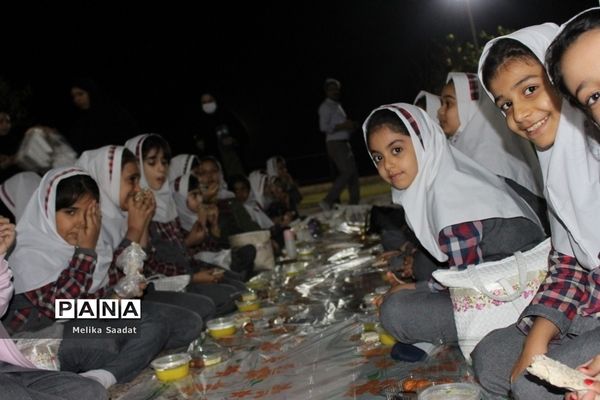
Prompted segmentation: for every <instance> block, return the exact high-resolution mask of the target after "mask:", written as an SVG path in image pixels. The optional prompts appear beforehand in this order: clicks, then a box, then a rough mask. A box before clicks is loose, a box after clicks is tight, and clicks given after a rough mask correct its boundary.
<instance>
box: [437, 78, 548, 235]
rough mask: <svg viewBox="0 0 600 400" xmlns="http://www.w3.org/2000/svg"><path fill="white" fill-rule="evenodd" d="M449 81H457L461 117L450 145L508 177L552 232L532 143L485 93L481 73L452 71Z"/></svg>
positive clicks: (456, 89) (508, 180)
mask: <svg viewBox="0 0 600 400" xmlns="http://www.w3.org/2000/svg"><path fill="white" fill-rule="evenodd" d="M446 82H453V83H454V88H455V91H456V102H457V107H458V114H459V119H460V126H459V128H458V130H457V132H456V133H455V134H454V135H453V136H452V137H451V138H450V139H449V141H450V144H452V145H453V146H454V147H456V148H457V149H459V150H460V151H462V152H463V153H464V154H466V155H467V156H469V157H471V158H472V159H473V160H474V161H475V162H477V163H479V164H480V165H482V166H484V167H485V168H487V169H489V170H490V171H491V172H493V173H494V174H496V175H498V176H501V177H503V178H505V179H506V180H507V183H508V184H509V185H510V186H511V187H512V188H513V190H515V191H516V192H517V193H518V194H519V195H520V196H521V197H523V199H525V201H527V203H528V204H529V205H530V206H531V207H532V208H533V210H534V211H535V212H536V214H537V216H538V218H539V219H540V221H542V224H543V226H544V230H546V231H548V230H549V229H548V222H547V219H548V217H547V211H546V204H545V201H544V199H543V189H542V174H541V171H540V167H539V162H538V160H537V157H536V155H535V151H534V149H533V146H532V145H531V143H529V141H527V140H526V139H524V138H522V137H520V136H518V135H515V134H514V133H512V132H511V131H510V130H509V129H508V127H507V126H506V121H504V119H503V118H502V116H501V115H499V113H498V110H497V107H496V105H495V104H494V103H493V101H490V99H489V98H488V97H487V96H485V95H484V94H483V92H482V87H481V84H480V82H479V80H478V78H477V75H475V74H471V73H464V72H450V73H449V74H448V76H447V78H446Z"/></svg>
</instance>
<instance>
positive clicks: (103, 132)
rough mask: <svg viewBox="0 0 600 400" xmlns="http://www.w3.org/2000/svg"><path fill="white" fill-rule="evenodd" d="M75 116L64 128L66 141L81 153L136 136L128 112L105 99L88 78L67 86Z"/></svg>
mask: <svg viewBox="0 0 600 400" xmlns="http://www.w3.org/2000/svg"><path fill="white" fill-rule="evenodd" d="M70 95H71V99H72V102H73V106H74V109H75V110H74V111H75V116H74V119H73V121H72V123H71V126H70V127H68V129H67V131H66V137H67V141H68V142H69V143H70V144H71V146H72V147H73V149H74V150H75V151H76V152H77V153H78V154H81V153H82V152H83V151H85V150H90V149H97V148H99V147H102V146H106V145H111V144H115V143H123V141H125V140H126V139H127V138H129V137H132V136H134V135H137V134H138V133H139V127H138V124H137V122H136V121H135V120H134V119H133V117H132V116H131V114H130V113H129V112H128V111H127V110H126V109H125V108H123V107H122V106H121V105H120V104H119V103H117V102H116V101H115V100H113V99H109V98H108V96H106V95H105V94H104V92H102V91H101V90H100V88H99V87H98V85H96V83H95V82H94V81H93V80H91V79H89V78H79V79H76V80H74V81H73V83H72V84H71V86H70Z"/></svg>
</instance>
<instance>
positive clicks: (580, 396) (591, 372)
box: [565, 354, 600, 400]
mask: <svg viewBox="0 0 600 400" xmlns="http://www.w3.org/2000/svg"><path fill="white" fill-rule="evenodd" d="M577 369H578V370H579V371H581V372H583V373H584V374H586V375H588V376H589V377H590V378H591V379H592V380H593V382H592V384H591V385H589V386H590V390H589V391H587V392H585V393H573V392H569V393H567V394H566V395H565V399H566V400H594V399H600V354H598V355H596V356H595V357H594V358H592V359H591V360H589V361H588V362H586V363H585V364H583V365H581V366H579V367H577Z"/></svg>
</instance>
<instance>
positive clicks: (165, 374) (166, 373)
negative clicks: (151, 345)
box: [150, 353, 192, 382]
mask: <svg viewBox="0 0 600 400" xmlns="http://www.w3.org/2000/svg"><path fill="white" fill-rule="evenodd" d="M191 359H192V357H191V356H190V355H189V354H188V353H177V354H170V355H168V356H164V357H160V358H157V359H156V360H154V361H152V363H151V364H150V365H151V366H152V368H154V373H155V374H156V377H157V378H158V380H159V381H162V382H171V381H176V380H178V379H182V378H185V377H186V376H188V374H189V373H190V360H191Z"/></svg>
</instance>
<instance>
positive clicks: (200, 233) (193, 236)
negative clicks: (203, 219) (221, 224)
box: [185, 221, 206, 247]
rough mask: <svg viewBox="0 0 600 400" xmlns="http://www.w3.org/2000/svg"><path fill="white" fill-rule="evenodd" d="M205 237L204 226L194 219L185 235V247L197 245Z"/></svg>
mask: <svg viewBox="0 0 600 400" xmlns="http://www.w3.org/2000/svg"><path fill="white" fill-rule="evenodd" d="M204 239H206V228H205V227H204V226H203V225H202V224H201V223H200V222H199V221H196V222H195V223H194V225H193V226H192V229H191V230H190V233H188V235H187V236H186V237H185V245H186V246H187V247H193V246H197V245H199V244H200V243H202V242H203V241H204Z"/></svg>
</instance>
